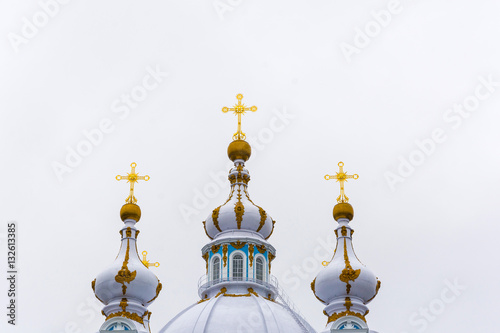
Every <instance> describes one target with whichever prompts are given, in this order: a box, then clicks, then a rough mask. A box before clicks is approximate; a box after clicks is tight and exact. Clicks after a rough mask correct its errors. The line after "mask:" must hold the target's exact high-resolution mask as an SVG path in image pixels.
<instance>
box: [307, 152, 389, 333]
mask: <svg viewBox="0 0 500 333" xmlns="http://www.w3.org/2000/svg"><path fill="white" fill-rule="evenodd" d="M341 163H342V162H341ZM341 163H339V166H340V167H341V171H340V173H337V175H336V176H327V177H330V178H327V179H337V181H339V182H340V183H341V195H340V196H339V198H338V199H337V200H338V203H337V205H335V207H334V209H333V215H334V218H335V220H336V221H337V223H338V226H337V228H336V229H335V234H336V236H337V247H336V249H335V253H334V255H333V259H332V260H331V261H330V262H329V263H328V262H324V263H323V265H325V266H326V267H325V269H323V270H322V271H321V272H320V273H319V274H318V275H317V277H316V278H315V279H314V281H313V282H312V284H311V288H312V290H313V292H314V295H315V296H316V298H317V299H318V300H319V301H321V302H322V303H323V304H325V305H326V307H325V310H324V314H325V315H326V316H328V321H327V329H326V330H325V332H336V331H337V330H341V329H348V328H354V329H366V330H367V329H368V326H367V323H366V318H365V316H366V315H367V314H368V312H369V311H368V307H367V306H366V305H367V304H368V303H370V302H371V301H372V300H373V299H374V298H375V296H376V295H377V293H378V291H379V288H380V284H381V283H380V281H379V280H378V279H377V278H376V277H375V275H374V274H373V273H372V272H371V271H370V270H369V269H368V268H367V267H366V266H365V265H364V264H362V263H361V262H360V261H359V259H358V257H357V256H356V254H355V252H354V247H353V244H352V235H353V233H354V230H353V229H351V227H350V225H349V222H350V221H351V220H352V219H353V217H354V209H353V207H352V206H351V205H350V204H349V203H348V202H347V200H348V198H347V196H345V194H344V191H343V190H344V187H343V182H345V181H346V179H348V178H354V179H357V178H358V177H357V175H353V176H349V175H347V174H345V173H344V172H343V170H342V166H343V163H342V164H341ZM354 176H356V177H354ZM325 178H326V177H325Z"/></svg>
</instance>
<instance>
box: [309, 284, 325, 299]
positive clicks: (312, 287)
mask: <svg viewBox="0 0 500 333" xmlns="http://www.w3.org/2000/svg"><path fill="white" fill-rule="evenodd" d="M311 290H312V291H313V294H314V296H315V297H316V298H317V299H318V301H320V302H321V303H324V304H326V302H325V301H323V300H322V299H321V298H319V297H318V295H316V278H314V280H313V281H312V282H311Z"/></svg>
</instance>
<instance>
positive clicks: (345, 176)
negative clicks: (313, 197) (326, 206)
mask: <svg viewBox="0 0 500 333" xmlns="http://www.w3.org/2000/svg"><path fill="white" fill-rule="evenodd" d="M358 178H359V176H358V175H357V174H354V175H348V174H347V173H345V172H344V163H343V162H339V172H337V173H336V174H335V176H330V175H326V176H325V179H326V180H329V179H336V180H337V181H338V182H339V183H340V195H339V196H338V198H337V202H338V203H341V202H349V198H348V197H347V195H345V193H344V182H346V181H347V179H358Z"/></svg>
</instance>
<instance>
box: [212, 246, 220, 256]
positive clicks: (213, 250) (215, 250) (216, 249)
mask: <svg viewBox="0 0 500 333" xmlns="http://www.w3.org/2000/svg"><path fill="white" fill-rule="evenodd" d="M219 250H220V244H219V245H212V253H213V254H216V253H217V252H219Z"/></svg>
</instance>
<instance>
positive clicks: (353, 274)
mask: <svg viewBox="0 0 500 333" xmlns="http://www.w3.org/2000/svg"><path fill="white" fill-rule="evenodd" d="M344 261H345V268H344V269H343V270H342V273H341V274H340V276H339V278H340V281H342V282H345V283H347V286H346V291H347V294H349V293H350V291H351V285H350V284H349V281H355V280H356V279H357V278H358V277H359V274H360V273H361V270H360V269H356V270H354V269H353V268H352V266H351V263H350V262H349V255H348V254H347V242H346V239H345V238H344Z"/></svg>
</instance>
